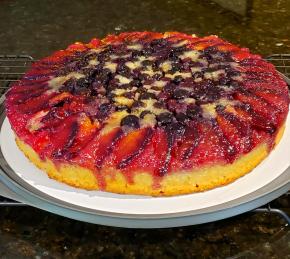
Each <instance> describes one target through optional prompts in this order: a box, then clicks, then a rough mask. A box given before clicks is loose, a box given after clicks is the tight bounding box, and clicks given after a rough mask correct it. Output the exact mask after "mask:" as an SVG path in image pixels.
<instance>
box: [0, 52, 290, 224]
mask: <svg viewBox="0 0 290 259" xmlns="http://www.w3.org/2000/svg"><path fill="white" fill-rule="evenodd" d="M266 60H268V61H270V62H271V63H272V64H274V65H275V67H276V68H277V70H279V71H280V72H281V73H282V74H283V75H284V76H286V77H288V78H290V54H274V55H271V56H269V57H267V58H266ZM33 62H35V60H34V59H33V58H32V57H31V56H29V55H0V103H1V101H2V99H3V98H4V94H5V92H6V91H7V90H8V88H9V87H10V85H11V83H13V82H15V81H17V80H19V79H20V78H21V77H22V75H24V72H25V71H26V70H27V69H28V68H29V67H30V66H31V64H32V63H33ZM289 87H290V85H289ZM284 196H286V197H289V196H290V191H288V192H287V193H286V194H284ZM25 205H26V204H24V203H20V202H17V201H13V200H10V199H7V198H4V197H1V196H0V207H2V206H25ZM288 209H290V208H288ZM252 212H253V213H269V214H277V215H279V216H281V217H282V218H283V219H284V220H285V222H286V224H287V225H288V226H290V217H289V216H288V215H287V213H286V212H285V210H283V209H278V208H275V207H272V206H271V203H269V204H267V205H266V206H264V207H261V208H257V209H255V210H253V211H252Z"/></svg>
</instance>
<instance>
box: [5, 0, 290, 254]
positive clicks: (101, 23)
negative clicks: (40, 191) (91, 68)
mask: <svg viewBox="0 0 290 259" xmlns="http://www.w3.org/2000/svg"><path fill="white" fill-rule="evenodd" d="M216 2H219V4H221V5H223V6H225V7H227V8H229V9H231V10H232V11H229V10H226V9H224V8H222V7H220V6H219V5H217V4H216V3H212V2H209V1H201V0H200V1H198V0H167V1H161V0H155V1H154V0H143V1H136V0H135V1H134V0H123V1H114V0H94V1H90V0H84V1H72V0H70V1H68V0H65V1H56V0H50V1H36V0H22V1H13V0H2V1H0V19H1V20H0V39H1V40H0V49H1V51H0V54H28V55H31V56H33V57H34V58H36V59H37V58H40V57H44V56H46V55H49V54H50V53H51V52H52V51H54V50H58V49H62V48H65V47H66V46H67V45H68V44H70V43H72V42H75V41H83V42H88V41H89V40H90V39H91V38H93V37H103V36H105V35H106V34H108V33H119V32H122V31H133V30H135V31H136V30H153V31H172V30H176V31H183V32H186V33H195V34H198V35H200V36H203V35H208V34H216V35H219V36H220V37H222V38H224V39H226V40H229V41H231V42H233V43H236V44H239V45H241V46H244V47H248V48H250V49H251V50H252V52H255V53H259V54H261V55H263V56H268V55H270V54H273V53H290V37H289V36H290V23H289V20H290V13H289V11H290V2H289V1H287V0H277V1H265V0H237V1H229V0H216ZM235 12H237V13H238V14H237V13H235ZM276 206H278V207H286V208H288V209H285V210H286V212H288V213H289V212H290V211H289V208H290V199H289V196H287V197H283V198H280V199H279V200H278V201H276ZM0 257H1V258H64V257H67V258H84V257H85V258H225V257H232V258H257V257H258V258H261V257H263V258H290V231H289V226H288V227H287V226H285V222H284V221H283V220H282V219H281V218H280V217H279V216H277V215H269V214H253V213H248V214H244V215H241V216H237V217H234V218H231V219H227V220H222V221H219V222H215V223H209V224H203V225H200V226H191V227H182V228H172V229H160V230H134V229H121V228H113V227H104V226H98V225H92V224H89V223H83V222H78V221H74V220H70V219H67V218H63V217H60V216H57V215H53V214H50V213H48V212H44V211H40V210H37V209H34V208H31V207H17V208H16V207H10V208H7V207H6V208H5V207H0Z"/></svg>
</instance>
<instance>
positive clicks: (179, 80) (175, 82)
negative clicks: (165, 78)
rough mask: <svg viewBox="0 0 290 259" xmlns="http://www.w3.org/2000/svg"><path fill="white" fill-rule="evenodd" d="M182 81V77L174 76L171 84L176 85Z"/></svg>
mask: <svg viewBox="0 0 290 259" xmlns="http://www.w3.org/2000/svg"><path fill="white" fill-rule="evenodd" d="M182 80H183V78H182V76H176V77H174V79H173V80H172V82H173V83H174V84H176V85H178V84H179V83H180V82H181V81H182Z"/></svg>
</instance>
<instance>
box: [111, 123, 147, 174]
mask: <svg viewBox="0 0 290 259" xmlns="http://www.w3.org/2000/svg"><path fill="white" fill-rule="evenodd" d="M152 135H153V130H152V129H151V128H142V129H139V130H135V131H132V132H130V133H129V134H128V135H126V136H124V137H123V138H122V139H121V140H120V141H119V143H118V145H117V146H116V150H115V152H114V153H113V156H114V164H116V167H117V168H120V169H122V168H125V167H127V166H128V165H129V164H130V163H131V161H132V160H133V159H134V158H136V157H137V156H138V155H140V154H141V153H142V152H143V150H144V149H145V147H146V145H147V144H148V143H149V142H150V140H151V138H152Z"/></svg>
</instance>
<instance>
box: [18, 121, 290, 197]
mask: <svg viewBox="0 0 290 259" xmlns="http://www.w3.org/2000/svg"><path fill="white" fill-rule="evenodd" d="M284 129H285V126H283V127H281V129H280V130H279V132H278V134H277V136H276V139H275V145H277V144H278V142H279V141H280V139H281V137H282V135H283V132H284ZM16 143H17V145H18V147H19V148H20V150H22V152H23V153H24V154H25V155H26V157H27V158H28V159H29V160H30V161H31V162H32V163H33V164H35V165H36V166H37V167H38V168H40V169H41V170H43V171H45V172H46V173H47V174H48V176H49V177H50V178H52V179H55V180H57V181H60V182H63V183H66V184H68V185H71V186H74V187H77V188H82V189H87V190H99V185H98V180H97V178H96V177H95V175H94V172H93V171H92V170H90V169H87V168H84V167H81V166H76V165H71V164H69V163H63V164H59V165H58V166H56V165H55V164H54V163H53V161H52V160H49V159H47V160H45V161H44V160H41V159H40V157H39V156H38V154H37V153H36V152H35V151H34V150H33V149H32V148H31V147H30V146H29V145H27V144H26V143H24V142H23V141H22V140H20V139H19V138H17V137H16ZM269 152H270V150H269V147H268V145H267V144H266V143H264V144H260V145H259V146H257V147H256V148H255V149H253V150H252V151H251V152H249V153H248V154H246V155H243V156H242V157H240V158H239V159H237V160H236V161H235V162H234V163H232V164H225V165H213V166H207V167H203V168H200V169H195V170H193V171H186V172H175V173H170V174H168V175H166V176H164V177H163V178H162V180H161V181H160V186H158V187H156V186H155V187H154V184H153V179H152V175H151V174H150V173H146V172H141V171H140V172H135V177H134V179H133V183H128V182H127V181H126V178H125V177H124V175H123V174H122V172H120V171H119V170H118V169H114V168H111V169H106V175H105V177H104V180H105V186H106V187H105V189H104V191H107V192H113V193H120V194H139V195H151V196H173V195H180V194H188V193H193V192H200V191H205V190H209V189H212V188H215V187H218V186H222V185H226V184H228V183H231V182H233V181H234V180H236V179H238V178H240V177H241V176H243V175H245V174H247V173H248V172H250V171H251V170H252V169H253V168H255V167H256V166H257V165H258V164H259V163H260V162H261V161H262V160H263V159H264V158H265V157H266V156H267V155H268V154H269ZM108 172H109V173H108ZM102 173H104V172H102V171H101V172H98V174H102ZM265 173H266V172H265Z"/></svg>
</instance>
